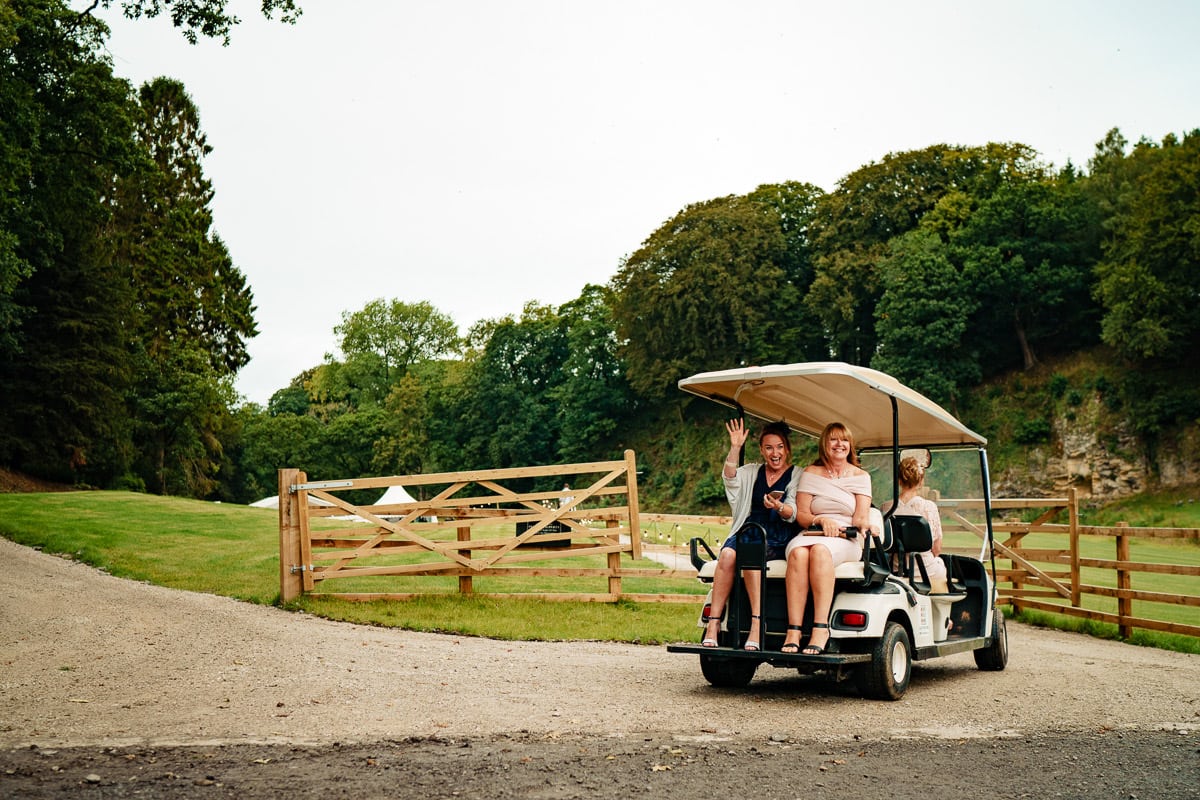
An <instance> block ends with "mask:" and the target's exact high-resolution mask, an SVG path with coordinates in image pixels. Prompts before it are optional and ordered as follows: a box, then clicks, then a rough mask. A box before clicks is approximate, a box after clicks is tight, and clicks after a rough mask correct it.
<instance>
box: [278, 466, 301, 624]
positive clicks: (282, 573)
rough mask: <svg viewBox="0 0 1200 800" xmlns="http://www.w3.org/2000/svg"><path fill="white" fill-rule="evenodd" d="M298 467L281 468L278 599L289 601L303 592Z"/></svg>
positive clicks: (299, 474) (299, 478)
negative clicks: (295, 488) (297, 489)
mask: <svg viewBox="0 0 1200 800" xmlns="http://www.w3.org/2000/svg"><path fill="white" fill-rule="evenodd" d="M303 476H304V473H302V472H300V470H298V469H281V470H279V600H280V602H282V603H290V602H291V601H293V600H295V599H296V598H298V597H300V595H301V594H303V592H304V579H303V576H302V573H301V572H300V571H299V568H302V567H303V563H304V559H303V558H302V557H301V547H300V534H301V529H300V510H299V508H297V506H296V502H297V499H296V495H295V493H293V492H292V490H291V487H292V485H293V484H296V483H302V482H303V481H304V477H303Z"/></svg>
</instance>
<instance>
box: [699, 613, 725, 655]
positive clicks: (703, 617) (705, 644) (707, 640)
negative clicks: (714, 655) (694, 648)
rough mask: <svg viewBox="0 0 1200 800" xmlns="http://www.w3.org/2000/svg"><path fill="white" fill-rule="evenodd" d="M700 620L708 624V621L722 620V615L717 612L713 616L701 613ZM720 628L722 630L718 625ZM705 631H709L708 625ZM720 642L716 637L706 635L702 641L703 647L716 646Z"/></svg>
mask: <svg viewBox="0 0 1200 800" xmlns="http://www.w3.org/2000/svg"><path fill="white" fill-rule="evenodd" d="M700 621H701V622H703V623H704V624H705V625H706V626H707V625H708V623H710V622H720V621H721V615H720V614H715V615H713V616H707V615H705V614H701V615H700ZM718 630H720V628H719V627H718ZM704 632H705V633H708V628H707V627H705V629H704ZM718 644H719V642H717V640H716V639H712V638H708V637H706V638H705V639H704V640H703V641H701V642H700V646H701V647H716V646H717V645H718Z"/></svg>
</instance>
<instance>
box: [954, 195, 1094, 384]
mask: <svg viewBox="0 0 1200 800" xmlns="http://www.w3.org/2000/svg"><path fill="white" fill-rule="evenodd" d="M1098 233H1099V228H1098V218H1097V214H1096V210H1095V207H1094V205H1093V204H1092V203H1091V202H1090V201H1089V200H1088V198H1087V197H1086V196H1085V195H1084V194H1083V192H1082V191H1081V190H1080V187H1079V184H1078V183H1077V182H1076V181H1075V180H1071V179H1066V180H1051V179H1047V180H1021V179H1014V180H1011V181H1008V182H1006V183H1004V184H1002V185H1001V186H1000V187H998V188H997V189H996V191H995V192H994V193H993V194H992V195H991V196H990V197H988V198H986V199H984V200H982V201H981V202H980V203H979V207H978V208H977V209H976V210H975V211H974V212H973V213H972V214H971V215H970V218H969V219H968V220H967V221H966V222H965V223H964V224H963V226H962V227H961V228H960V229H959V230H957V231H955V232H953V233H952V234H951V237H950V239H951V242H953V244H954V246H955V249H956V251H957V252H956V258H957V260H958V261H959V263H961V264H962V265H963V271H964V275H965V277H966V278H967V281H966V284H965V285H966V286H968V287H970V289H971V291H972V292H973V294H974V295H975V296H976V297H977V298H978V303H979V308H980V315H979V318H978V319H977V321H976V325H975V331H974V335H973V337H972V338H973V339H974V340H975V341H978V342H980V343H989V344H991V345H992V346H991V347H986V346H985V347H984V348H983V352H984V354H985V357H986V358H987V360H988V361H989V363H991V364H992V365H993V370H996V369H999V368H1002V367H1004V366H1006V365H1008V364H1011V363H1013V361H1014V359H1013V355H1015V354H1019V357H1020V363H1021V364H1022V366H1023V367H1024V368H1025V369H1031V368H1032V367H1033V366H1034V365H1035V364H1036V363H1037V355H1036V352H1035V349H1034V346H1035V344H1037V343H1039V342H1042V343H1045V344H1046V345H1047V346H1051V347H1053V348H1055V349H1060V350H1061V349H1067V348H1071V347H1078V346H1081V345H1088V344H1093V343H1095V341H1096V334H1097V326H1096V313H1095V312H1096V306H1095V303H1094V302H1093V301H1092V299H1091V288H1092V271H1093V266H1094V264H1095V262H1096V257H1097V255H1098V250H1097V244H1098V242H1097V235H1098ZM1005 342H1009V343H1011V344H1010V345H1009V347H1007V348H1005V347H1002V346H1001V345H1002V344H1003V343H1005Z"/></svg>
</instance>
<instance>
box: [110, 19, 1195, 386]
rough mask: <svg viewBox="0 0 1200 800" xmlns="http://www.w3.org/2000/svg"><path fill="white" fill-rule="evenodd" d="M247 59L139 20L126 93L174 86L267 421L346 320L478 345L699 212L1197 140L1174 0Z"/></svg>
mask: <svg viewBox="0 0 1200 800" xmlns="http://www.w3.org/2000/svg"><path fill="white" fill-rule="evenodd" d="M230 5H231V6H232V7H233V8H234V9H235V11H236V13H238V14H239V16H241V17H242V19H243V22H242V24H241V25H239V26H238V27H237V28H235V30H234V32H233V37H232V43H231V44H230V46H228V47H221V46H220V45H219V44H217V43H213V42H202V43H200V44H199V45H196V46H192V45H189V44H187V43H186V41H184V40H183V38H182V37H181V36H180V35H179V34H178V33H177V32H175V31H174V30H173V29H171V27H170V25H169V23H167V22H165V21H163V20H153V21H142V22H137V23H131V22H125V21H123V20H121V19H120V18H119V17H118V16H117V15H116V14H115V13H114V12H113V11H112V10H110V11H109V12H107V15H106V16H105V19H106V20H107V21H108V22H109V23H110V24H111V25H112V27H113V36H112V38H111V40H110V42H109V49H110V52H111V54H112V57H113V61H114V68H115V71H116V72H117V74H118V75H121V76H123V77H126V78H128V79H129V80H131V81H132V82H134V84H135V85H140V84H141V83H142V82H144V81H146V80H149V79H151V78H153V77H155V76H158V75H168V76H170V77H173V78H177V79H179V80H182V81H183V83H184V84H185V86H186V87H187V89H188V91H189V92H190V94H191V96H192V98H193V99H194V101H195V102H196V104H197V106H198V107H199V109H200V113H201V121H202V125H203V129H204V131H205V132H206V133H207V135H208V141H209V144H210V145H212V147H213V153H212V155H211V156H209V157H208V159H207V160H206V162H205V169H206V173H207V175H208V176H209V178H210V179H211V180H212V181H213V184H214V187H215V189H216V198H215V200H214V202H213V209H214V212H215V219H216V223H215V227H216V231H217V233H218V234H219V235H220V236H221V237H222V238H223V239H224V240H225V242H226V244H227V245H228V246H229V249H230V251H231V253H232V255H233V258H234V261H235V263H236V264H237V265H238V266H239V267H240V268H241V269H242V271H243V272H244V273H245V274H246V276H247V278H248V280H249V282H250V285H251V287H252V288H253V290H254V297H255V303H256V305H257V307H258V311H257V314H256V319H257V321H258V326H259V330H260V333H259V335H258V336H257V337H256V338H254V339H252V340H251V341H250V343H249V347H250V354H251V356H252V361H251V362H250V364H249V365H248V366H247V367H245V368H244V369H243V371H242V373H241V374H240V375H239V378H238V383H237V386H238V390H239V391H240V392H241V393H242V394H243V395H244V396H245V398H246V399H248V400H251V401H254V402H258V403H264V404H265V403H266V402H267V400H268V399H269V398H270V396H271V395H272V394H273V393H274V392H275V391H276V390H278V389H280V388H282V387H284V386H286V385H287V384H288V382H289V381H290V380H291V379H292V378H293V377H294V376H296V375H297V374H299V373H300V372H301V371H303V370H304V369H307V368H309V367H312V366H315V365H317V364H319V363H320V362H321V361H322V359H323V358H324V356H325V354H326V353H329V352H333V353H335V354H337V353H338V350H337V339H336V337H335V335H334V333H333V328H334V326H335V325H337V324H338V323H339V321H340V320H341V315H342V313H343V312H346V311H356V310H358V309H360V308H362V307H363V306H364V305H365V304H366V303H367V302H368V301H370V300H372V299H375V298H387V299H391V298H397V299H400V300H403V301H405V302H410V303H413V302H418V301H422V300H426V301H429V302H430V303H432V304H433V305H434V306H435V307H436V308H438V309H439V310H441V311H442V312H444V313H446V314H448V315H450V316H451V317H452V318H453V319H454V320H455V322H456V323H458V325H459V327H460V330H461V331H462V332H464V333H465V332H466V330H467V328H468V327H469V326H470V325H471V324H473V323H475V322H477V321H478V320H481V319H490V318H497V317H503V316H506V315H510V314H511V315H519V314H520V312H521V309H522V307H523V306H524V304H525V303H526V302H527V301H530V300H536V301H539V302H542V303H549V304H552V305H560V304H562V303H564V302H566V301H568V300H571V299H574V298H575V297H578V296H579V294H580V292H581V291H582V289H583V287H584V285H585V284H587V283H599V284H603V283H606V282H608V280H609V279H610V278H611V277H612V276H613V275H614V274H615V272H616V270H617V268H618V266H619V264H620V261H621V259H622V258H623V257H625V256H627V255H629V254H631V253H632V252H633V251H634V250H636V249H637V248H638V246H639V245H640V244H641V243H642V242H643V241H644V240H645V239H646V237H647V236H649V235H650V234H651V233H652V232H653V231H654V230H655V229H656V228H658V227H659V226H660V225H661V224H662V223H663V222H665V221H666V220H667V219H669V218H670V217H672V216H673V215H674V214H675V213H676V212H678V211H680V210H681V209H683V208H684V207H685V206H686V205H688V204H690V203H694V202H699V201H702V200H707V199H710V198H714V197H721V196H724V195H729V194H744V193H746V192H749V191H751V190H753V189H754V188H755V187H756V186H759V185H761V184H764V183H778V182H781V181H787V180H795V181H805V182H809V183H813V184H815V185H817V186H820V187H821V188H823V189H825V190H831V189H833V188H834V187H835V186H836V184H837V182H838V181H839V180H840V179H841V178H842V177H844V176H845V175H846V174H848V173H850V172H852V171H854V170H855V169H857V168H859V167H861V166H863V165H865V164H867V163H870V162H872V161H878V160H880V159H881V158H883V157H884V156H885V155H887V154H888V153H891V152H900V151H904V150H914V149H920V148H924V147H927V146H929V145H932V144H938V143H947V144H962V145H981V144H985V143H987V142H989V141H997V142H1000V141H1003V142H1021V143H1024V144H1027V145H1029V146H1031V147H1033V148H1034V149H1036V150H1037V151H1038V152H1040V153H1041V154H1042V157H1043V158H1044V159H1045V160H1046V161H1048V162H1050V163H1052V164H1054V165H1057V166H1061V165H1063V164H1065V163H1066V162H1067V161H1068V160H1070V161H1072V162H1074V163H1075V164H1076V165H1078V166H1080V167H1086V165H1087V161H1088V159H1089V158H1090V157H1091V155H1092V153H1093V150H1094V147H1095V144H1096V142H1097V141H1099V140H1100V139H1101V138H1102V137H1103V136H1104V134H1105V133H1106V132H1107V131H1108V130H1109V129H1111V128H1113V127H1117V128H1120V129H1121V132H1122V133H1123V134H1124V135H1125V137H1126V138H1127V139H1129V140H1130V141H1131V142H1134V141H1137V140H1138V139H1139V138H1142V137H1148V138H1150V139H1153V140H1155V141H1161V139H1162V138H1163V137H1164V136H1165V135H1166V134H1168V133H1176V134H1182V133H1183V132H1185V131H1188V130H1191V129H1194V128H1197V127H1200V47H1198V46H1197V42H1200V3H1197V2H1187V1H1185V0H1179V1H1178V2H1156V1H1155V0H1144V1H1143V2H1138V3H1131V2H1128V0H1120V2H1115V1H1113V0H1072V1H1071V2H1057V1H1056V0H1006V1H1005V2H992V3H971V2H967V1H966V0H952V1H951V0H944V1H943V0H938V1H937V2H915V0H889V1H886V2H876V1H874V0H872V1H870V2H821V3H817V2H802V0H792V1H791V2H754V1H753V0H737V1H736V2H710V1H708V0H671V2H662V1H659V0H639V1H636V2H630V1H628V0H605V1H604V2H594V1H593V2H588V1H587V0H561V1H558V2H550V1H549V0H537V1H535V0H419V1H416V2H408V1H405V0H355V1H354V2H345V1H344V0H343V1H342V2H335V1H334V0H301V5H302V6H303V8H304V15H303V16H302V17H301V19H300V21H299V23H298V24H297V25H295V26H288V25H282V24H280V23H278V22H274V23H272V22H267V21H265V20H263V19H262V17H261V15H260V14H259V13H258V5H259V3H258V2H257V0H231V2H230Z"/></svg>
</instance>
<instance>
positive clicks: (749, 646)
mask: <svg viewBox="0 0 1200 800" xmlns="http://www.w3.org/2000/svg"><path fill="white" fill-rule="evenodd" d="M750 619H757V620H760V621H761V620H762V614H751V615H750ZM759 638H761V636H760V637H759ZM742 649H744V650H750V651H752V652H753V651H755V650H758V649H759V646H758V642H756V641H755V640H754V638H753V637H751V638H748V639H746V644H745V646H744V647H743V648H742Z"/></svg>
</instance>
